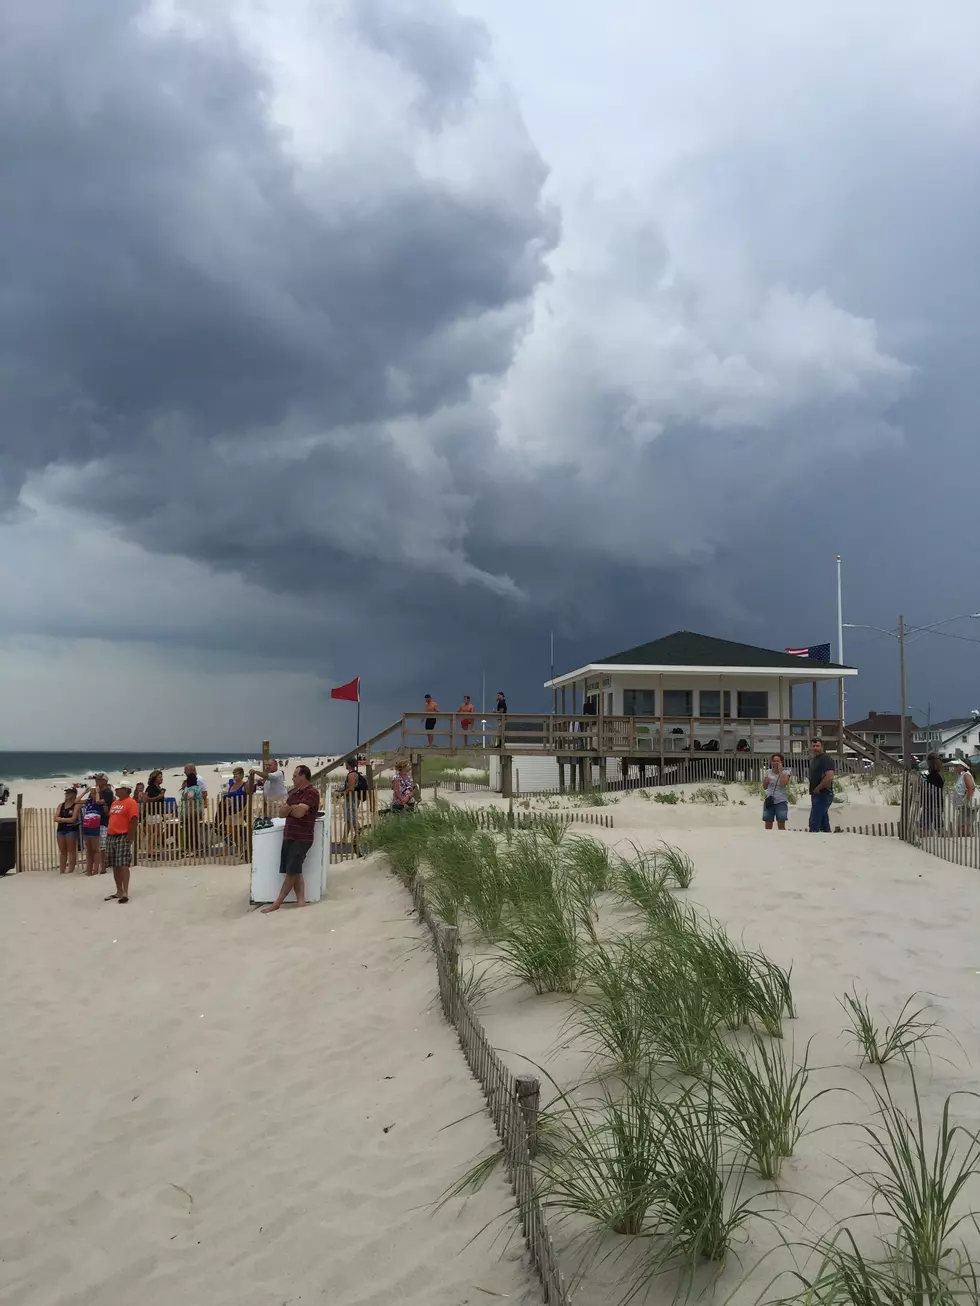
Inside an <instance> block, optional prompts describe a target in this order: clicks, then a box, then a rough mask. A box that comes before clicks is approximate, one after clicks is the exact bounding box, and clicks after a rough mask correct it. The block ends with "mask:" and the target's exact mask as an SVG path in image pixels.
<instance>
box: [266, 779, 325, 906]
mask: <svg viewBox="0 0 980 1306" xmlns="http://www.w3.org/2000/svg"><path fill="white" fill-rule="evenodd" d="M328 802H329V800H328ZM285 825H286V822H285V821H284V820H283V819H282V817H279V816H276V817H274V818H273V821H272V825H271V826H269V827H267V828H266V829H264V830H253V831H252V888H251V900H252V902H253V904H259V903H262V904H265V903H269V902H275V900H276V898H278V897H279V890H280V889H281V888H282V876H281V875H280V874H279V853H280V850H281V849H282V832H283V829H284V828H285ZM329 860H330V810H329V806H328V809H327V811H326V813H325V814H324V815H323V816H320V817H318V818H317V822H316V825H315V826H314V827H313V844H312V846H311V848H310V851H309V852H308V853H307V854H306V860H305V861H304V863H303V882H304V884H305V886H306V901H307V902H319V901H320V899H321V898H322V897H323V896H324V894H325V893H326V891H327V865H328V863H329ZM286 901H287V902H292V901H293V898H292V896H290V897H289V898H287V899H286Z"/></svg>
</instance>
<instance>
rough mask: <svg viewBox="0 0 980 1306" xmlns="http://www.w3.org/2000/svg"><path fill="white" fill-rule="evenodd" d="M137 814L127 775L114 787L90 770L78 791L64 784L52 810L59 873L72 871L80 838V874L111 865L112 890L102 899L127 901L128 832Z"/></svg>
mask: <svg viewBox="0 0 980 1306" xmlns="http://www.w3.org/2000/svg"><path fill="white" fill-rule="evenodd" d="M139 819H140V805H139V803H138V802H137V801H136V799H135V798H134V797H133V786H132V785H131V784H130V783H129V781H128V780H123V781H121V782H120V783H119V784H117V785H116V788H115V790H113V789H112V788H111V787H110V785H109V781H108V779H107V777H106V776H104V775H97V776H95V778H94V782H93V784H92V785H91V786H90V787H89V788H87V789H84V790H82V792H81V793H79V791H78V790H77V789H76V788H75V787H74V785H71V786H69V787H68V788H67V789H66V790H65V800H64V802H63V803H62V804H61V805H60V806H59V808H58V810H57V812H56V814H55V824H56V826H57V839H58V862H59V866H60V870H61V874H62V875H65V874H71V872H72V871H74V869H75V866H76V864H77V861H78V851H79V842H81V846H82V847H83V848H84V850H85V874H86V875H105V873H106V872H107V871H108V870H110V869H111V871H112V874H113V878H114V879H115V882H116V890H115V892H114V893H110V894H109V895H108V897H107V898H106V902H113V901H114V902H120V903H125V902H129V876H130V870H131V868H132V864H133V838H134V836H135V834H136V827H137V825H138V824H139Z"/></svg>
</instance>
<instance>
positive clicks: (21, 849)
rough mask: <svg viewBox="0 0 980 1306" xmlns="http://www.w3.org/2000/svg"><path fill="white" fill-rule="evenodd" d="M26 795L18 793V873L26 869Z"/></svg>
mask: <svg viewBox="0 0 980 1306" xmlns="http://www.w3.org/2000/svg"><path fill="white" fill-rule="evenodd" d="M23 821H24V795H23V794H18V795H17V826H16V829H15V831H14V857H16V859H17V874H18V875H20V873H21V871H22V870H23V869H24V825H23Z"/></svg>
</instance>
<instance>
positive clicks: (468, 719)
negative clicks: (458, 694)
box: [459, 694, 476, 748]
mask: <svg viewBox="0 0 980 1306" xmlns="http://www.w3.org/2000/svg"><path fill="white" fill-rule="evenodd" d="M475 716H476V708H475V707H474V706H473V704H472V703H471V702H470V696H469V694H464V695H463V701H462V703H460V705H459V728H460V730H462V732H463V747H464V748H469V745H470V731H471V730H472V728H473V718H474V717H475Z"/></svg>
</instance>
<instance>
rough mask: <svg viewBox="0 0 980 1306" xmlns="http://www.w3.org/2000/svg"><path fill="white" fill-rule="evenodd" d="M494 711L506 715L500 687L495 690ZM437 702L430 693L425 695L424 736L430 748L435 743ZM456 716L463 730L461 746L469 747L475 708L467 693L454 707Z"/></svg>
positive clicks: (505, 701) (505, 699)
mask: <svg viewBox="0 0 980 1306" xmlns="http://www.w3.org/2000/svg"><path fill="white" fill-rule="evenodd" d="M493 710H494V713H495V715H496V716H498V717H502V716H506V715H507V698H506V696H505V694H504V691H503V690H502V689H500V690H498V691H497V701H496V703H495V704H494V709H493ZM438 713H439V704H438V703H437V702H436V700H435V699H434V698H433V697H432V695H431V694H426V695H425V731H426V734H425V738H426V741H427V743H428V745H429V747H430V748H432V747H433V746H434V744H435V730H436V725H437V723H438ZM456 718H457V723H458V725H459V728H460V730H461V731H462V732H463V747H464V748H469V744H470V731H471V730H472V729H473V724H474V722H475V721H476V708H475V707H474V706H473V700H472V699H471V698H470V696H469V694H464V695H463V701H462V703H460V705H459V707H458V708H457V709H456Z"/></svg>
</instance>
